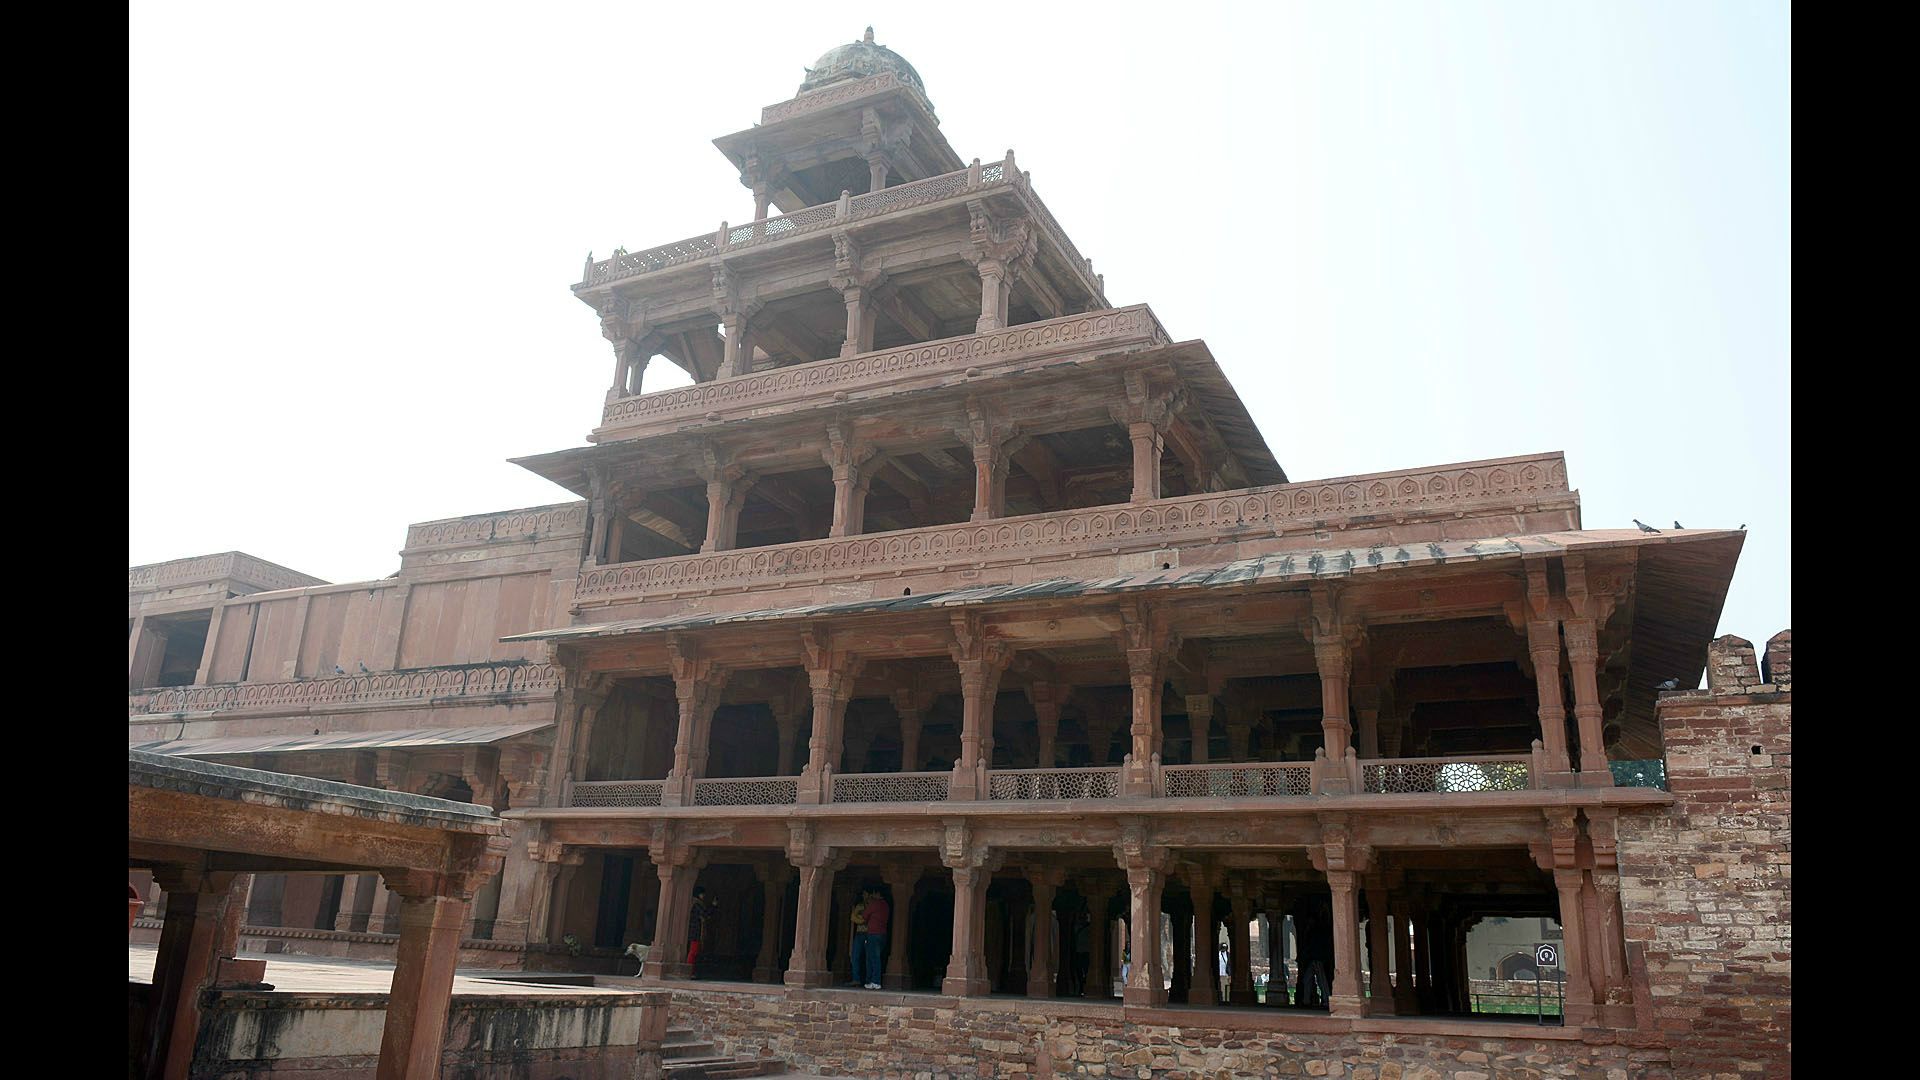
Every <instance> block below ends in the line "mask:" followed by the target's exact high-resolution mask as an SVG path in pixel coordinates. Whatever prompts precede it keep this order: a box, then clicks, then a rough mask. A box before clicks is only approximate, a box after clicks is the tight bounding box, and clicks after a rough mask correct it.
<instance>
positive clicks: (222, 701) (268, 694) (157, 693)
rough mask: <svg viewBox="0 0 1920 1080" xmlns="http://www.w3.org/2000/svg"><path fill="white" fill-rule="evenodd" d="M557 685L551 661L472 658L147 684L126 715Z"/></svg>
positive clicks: (540, 689)
mask: <svg viewBox="0 0 1920 1080" xmlns="http://www.w3.org/2000/svg"><path fill="white" fill-rule="evenodd" d="M558 688H559V677H558V676H557V674H556V673H555V672H554V668H553V665H552V664H537V663H502V664H474V665H466V666H462V667H453V668H423V669H419V670H414V671H383V672H374V673H371V674H365V675H343V676H337V677H334V678H329V679H292V680H288V681H285V682H257V683H225V684H222V685H219V686H182V687H175V688H171V689H164V690H146V691H143V692H141V693H138V694H133V695H130V696H129V698H128V707H127V711H128V713H129V714H130V715H134V716H142V715H156V714H159V715H165V714H171V713H202V712H228V711H231V710H235V709H269V708H289V707H291V708H304V707H308V706H325V705H353V704H360V703H373V702H396V701H419V702H426V701H435V700H442V699H446V698H474V697H487V696H492V695H497V694H533V693H552V692H554V691H556V690H557V689H558Z"/></svg>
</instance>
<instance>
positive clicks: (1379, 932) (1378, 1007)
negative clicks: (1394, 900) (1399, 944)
mask: <svg viewBox="0 0 1920 1080" xmlns="http://www.w3.org/2000/svg"><path fill="white" fill-rule="evenodd" d="M1366 890H1367V971H1368V974H1369V976H1370V978H1369V979H1368V985H1367V990H1368V993H1369V995H1370V996H1369V997H1368V998H1367V1015H1369V1016H1392V1015H1393V1014H1394V1009H1393V984H1392V980H1391V979H1390V978H1389V972H1390V970H1391V968H1392V964H1391V962H1390V960H1389V958H1388V953H1389V951H1390V946H1389V945H1388V944H1387V918H1388V916H1387V883H1386V879H1385V878H1384V877H1383V876H1382V875H1380V874H1379V873H1372V874H1368V875H1367V877H1366Z"/></svg>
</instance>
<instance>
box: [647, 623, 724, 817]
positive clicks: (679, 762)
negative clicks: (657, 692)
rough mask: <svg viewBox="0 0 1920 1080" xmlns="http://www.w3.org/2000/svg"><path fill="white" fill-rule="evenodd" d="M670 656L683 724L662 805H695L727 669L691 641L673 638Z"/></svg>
mask: <svg viewBox="0 0 1920 1080" xmlns="http://www.w3.org/2000/svg"><path fill="white" fill-rule="evenodd" d="M667 658H668V665H669V667H670V669H671V671H672V673H673V690H674V698H675V701H676V702H677V704H678V706H679V727H678V729H677V730H676V732H675V734H674V740H673V767H672V769H671V770H670V771H669V772H668V773H667V781H666V784H665V786H664V787H662V788H661V791H660V805H662V806H691V805H693V782H694V781H695V780H698V779H700V778H701V777H703V776H705V775H706V772H707V750H708V742H709V735H710V733H711V730H712V725H713V713H714V710H715V709H717V708H719V707H720V694H721V691H722V690H724V689H725V687H726V681H727V672H726V669H724V668H722V667H720V666H719V665H718V664H716V663H715V662H714V659H713V657H711V656H703V655H701V653H700V652H699V649H698V648H697V647H696V646H695V645H694V644H693V643H692V642H690V641H682V640H680V639H674V640H671V641H669V642H668V643H667Z"/></svg>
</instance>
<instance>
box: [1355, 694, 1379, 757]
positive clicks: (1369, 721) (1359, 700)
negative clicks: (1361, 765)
mask: <svg viewBox="0 0 1920 1080" xmlns="http://www.w3.org/2000/svg"><path fill="white" fill-rule="evenodd" d="M1352 698H1353V713H1354V718H1355V719H1356V720H1357V721H1358V722H1359V724H1358V731H1357V734H1358V736H1359V745H1358V747H1356V750H1357V751H1358V753H1359V756H1361V757H1363V758H1377V757H1379V756H1380V686H1379V684H1377V683H1374V684H1370V685H1366V686H1355V687H1354V688H1353V692H1352Z"/></svg>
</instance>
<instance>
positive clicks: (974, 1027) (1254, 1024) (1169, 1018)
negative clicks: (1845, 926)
mask: <svg viewBox="0 0 1920 1080" xmlns="http://www.w3.org/2000/svg"><path fill="white" fill-rule="evenodd" d="M887 1000H888V999H887V998H884V997H882V996H881V995H872V996H870V997H869V998H866V999H863V998H862V997H861V996H860V995H858V994H853V993H844V994H843V993H829V994H822V995H806V996H801V997H798V998H795V999H788V998H786V997H784V996H782V995H780V994H779V993H777V992H769V993H766V994H752V993H741V992H739V991H737V990H729V991H727V992H702V991H698V990H686V989H682V988H680V987H678V986H676V987H674V988H673V1008H672V1011H671V1023H672V1025H673V1026H674V1027H688V1028H694V1029H696V1030H699V1031H702V1032H704V1033H705V1034H706V1037H708V1038H711V1039H712V1040H713V1041H714V1043H715V1046H716V1049H717V1051H718V1052H719V1053H722V1054H753V1053H757V1052H761V1051H764V1052H767V1053H770V1054H773V1055H776V1056H780V1057H784V1058H786V1059H787V1061H788V1062H789V1063H790V1064H791V1065H793V1066H794V1067H796V1068H803V1069H806V1070H807V1071H810V1072H818V1073H822V1074H825V1075H844V1076H861V1077H886V1078H888V1080H908V1078H912V1077H924V1076H935V1077H952V1078H954V1080H972V1078H976V1077H1021V1078H1023V1080H1024V1078H1028V1077H1031V1078H1033V1080H1042V1078H1048V1077H1066V1076H1114V1077H1121V1076H1124V1077H1140V1078H1142V1080H1176V1078H1180V1080H1186V1078H1194V1077H1215V1076H1234V1077H1240V1076H1325V1077H1344V1078H1347V1080H1489V1078H1492V1077H1500V1078H1502V1080H1505V1078H1524V1080H1546V1078H1548V1077H1576V1078H1579V1080H1625V1078H1627V1077H1633V1078H1636V1080H1637V1078H1642V1077H1645V1078H1650V1080H1665V1078H1667V1077H1670V1076H1671V1075H1672V1074H1671V1073H1670V1072H1669V1071H1668V1069H1667V1066H1666V1052H1665V1051H1664V1050H1662V1049H1660V1048H1658V1047H1633V1046H1628V1045H1625V1044H1624V1043H1621V1042H1614V1041H1611V1040H1607V1041H1601V1042H1592V1043H1590V1042H1586V1041H1582V1040H1581V1039H1580V1038H1578V1037H1568V1036H1566V1035H1565V1034H1563V1033H1561V1031H1560V1029H1558V1028H1549V1029H1546V1030H1545V1031H1544V1032H1542V1033H1540V1034H1537V1035H1536V1034H1534V1033H1532V1032H1529V1031H1527V1030H1526V1028H1525V1027H1524V1026H1521V1027H1516V1028H1510V1029H1507V1030H1502V1029H1501V1028H1500V1027H1498V1026H1496V1025H1493V1024H1475V1025H1471V1027H1472V1029H1473V1031H1472V1033H1471V1034H1461V1035H1457V1036H1434V1035H1419V1034H1412V1033H1410V1032H1409V1031H1408V1030H1406V1029H1407V1028H1408V1027H1411V1025H1403V1026H1402V1027H1401V1029H1400V1030H1390V1031H1367V1032H1358V1033H1340V1032H1332V1031H1329V1032H1300V1031H1291V1032H1280V1031H1275V1030H1272V1029H1273V1028H1274V1027H1275V1026H1277V1024H1279V1023H1282V1022H1284V1023H1287V1024H1289V1025H1291V1026H1294V1027H1298V1026H1300V1025H1301V1023H1302V1021H1303V1019H1304V1017H1303V1016H1302V1015H1301V1014H1291V1013H1290V1014H1288V1015H1287V1016H1286V1017H1285V1018H1284V1019H1281V1018H1278V1017H1275V1018H1267V1017H1263V1016H1262V1015H1261V1014H1260V1013H1259V1012H1257V1011H1256V1012H1235V1013H1228V1014H1224V1015H1222V1014H1213V1015H1209V1014H1206V1013H1198V1012H1188V1011H1182V1010H1136V1009H1125V1010H1123V1009H1122V1008H1121V1007H1120V1006H1118V1005H1089V1004H1082V1003H1074V1002H1061V1001H1051V1002H1041V1001H1032V1002H1029V1001H1026V1000H1024V999H1020V1000H1014V999H999V1000H994V999H972V1000H965V999H955V998H937V999H930V1000H929V1001H928V1003H927V1004H926V1005H917V1004H911V1003H907V1004H888V1003H886V1002H887ZM892 1000H894V1001H899V1000H900V999H898V998H893V999H892ZM1279 1011H1281V1010H1276V1012H1279ZM1215 1019H1217V1020H1222V1021H1225V1022H1226V1023H1228V1024H1232V1025H1233V1026H1232V1027H1218V1026H1211V1025H1209V1024H1207V1023H1205V1022H1204V1021H1207V1020H1215ZM1383 1027H1389V1028H1390V1027H1391V1025H1390V1023H1389V1024H1384V1025H1383ZM1462 1027H1466V1025H1462Z"/></svg>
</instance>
